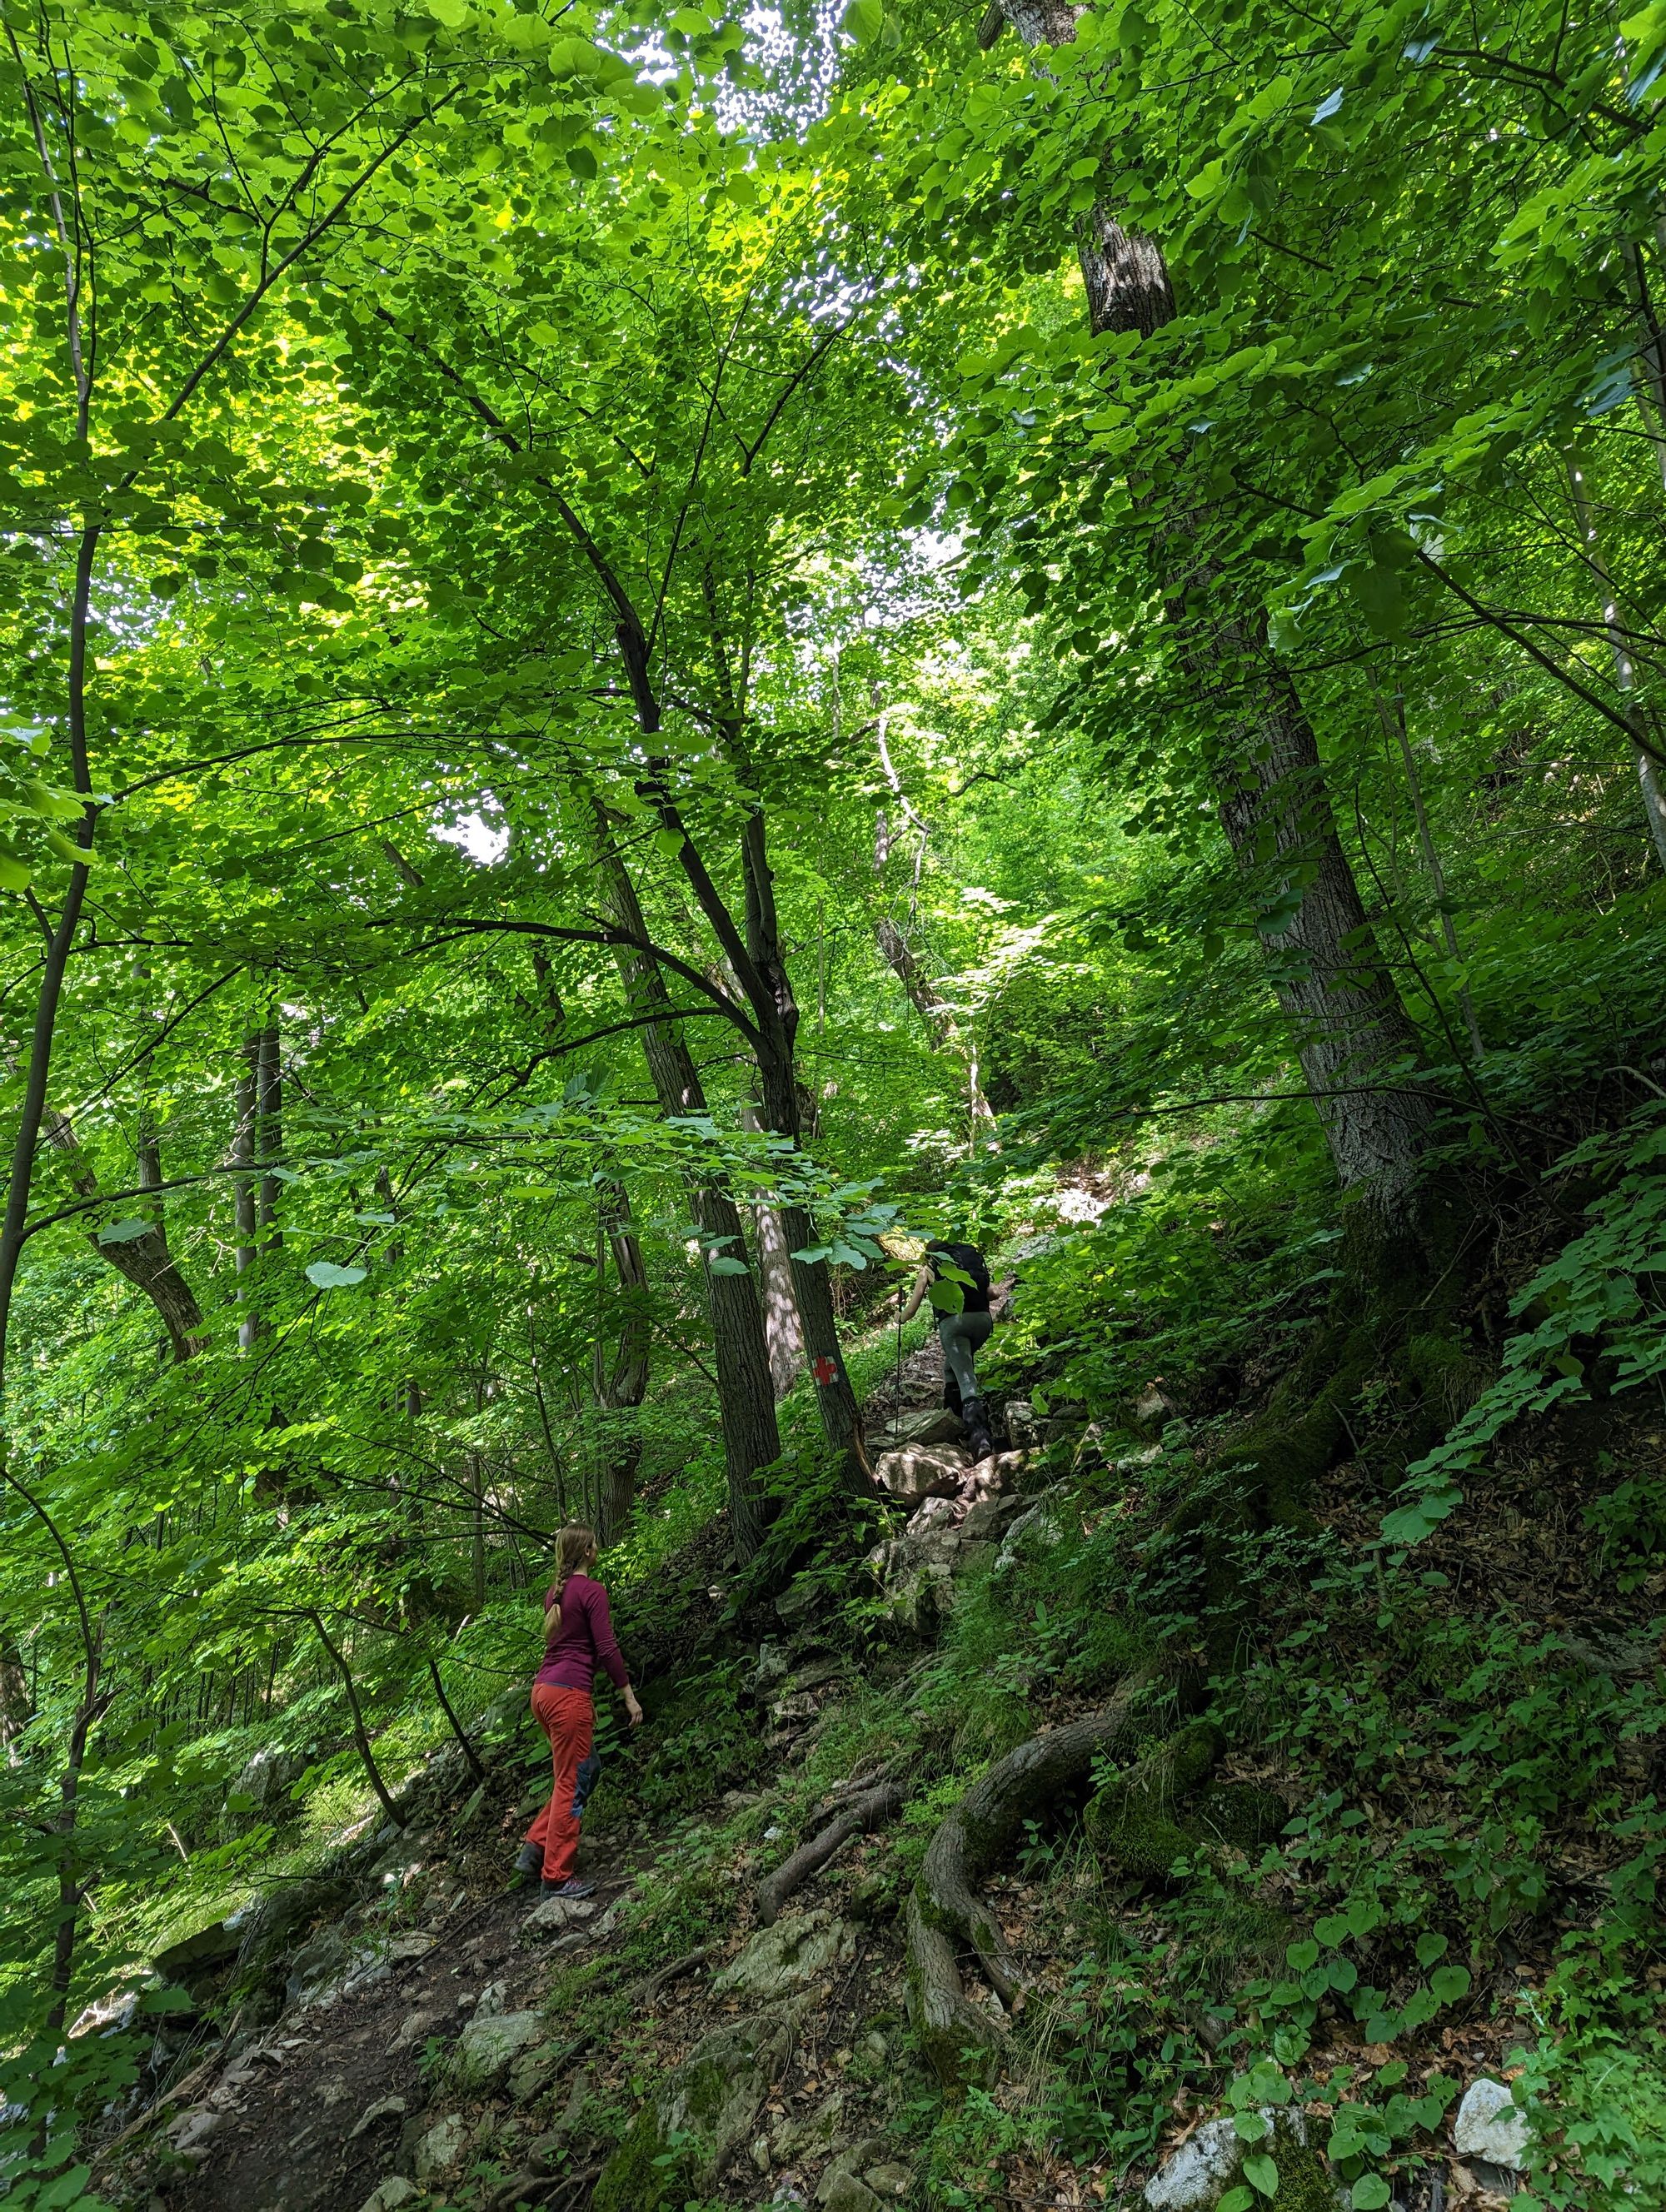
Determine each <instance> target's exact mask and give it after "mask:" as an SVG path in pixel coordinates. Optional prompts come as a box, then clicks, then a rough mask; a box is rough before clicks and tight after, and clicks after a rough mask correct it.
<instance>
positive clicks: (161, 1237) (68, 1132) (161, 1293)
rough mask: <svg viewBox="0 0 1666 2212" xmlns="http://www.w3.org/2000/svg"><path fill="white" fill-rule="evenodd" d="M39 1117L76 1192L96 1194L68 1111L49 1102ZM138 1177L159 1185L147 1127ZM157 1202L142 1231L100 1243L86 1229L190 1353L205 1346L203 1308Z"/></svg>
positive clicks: (177, 1352) (181, 1354)
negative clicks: (170, 1241) (169, 1237)
mask: <svg viewBox="0 0 1666 2212" xmlns="http://www.w3.org/2000/svg"><path fill="white" fill-rule="evenodd" d="M41 1118H42V1125H43V1127H44V1131H45V1134H46V1141H47V1142H48V1144H50V1145H51V1146H52V1149H53V1150H54V1151H55V1152H58V1153H61V1154H62V1155H63V1157H64V1159H65V1160H66V1162H67V1163H68V1170H69V1176H70V1183H71V1185H72V1186H73V1188H74V1189H75V1190H76V1194H77V1195H78V1196H80V1197H82V1198H96V1197H97V1196H98V1195H99V1179H98V1175H97V1172H96V1170H94V1167H93V1165H92V1163H91V1162H90V1161H89V1160H88V1158H87V1155H86V1154H85V1152H82V1148H81V1145H80V1142H79V1140H78V1139H77V1138H76V1133H75V1129H74V1127H73V1126H72V1125H71V1123H70V1117H69V1115H67V1114H60V1113H59V1112H58V1109H57V1108H56V1107H53V1106H48V1107H47V1108H46V1112H45V1114H44V1115H42V1117H41ZM138 1180H139V1182H140V1185H141V1186H142V1188H146V1189H150V1190H154V1189H155V1188H157V1187H158V1185H160V1183H161V1180H162V1176H161V1159H160V1158H159V1155H158V1150H157V1146H156V1139H155V1133H154V1132H152V1131H149V1130H145V1131H142V1133H141V1135H140V1139H139V1176H138ZM155 1203H156V1213H155V1218H154V1219H153V1220H151V1221H150V1223H149V1225H148V1226H147V1227H146V1228H145V1230H144V1231H143V1234H142V1235H140V1236H137V1237H124V1238H122V1239H120V1240H119V1242H117V1243H112V1244H101V1243H100V1242H99V1235H98V1230H97V1229H96V1228H94V1229H91V1230H89V1231H88V1240H87V1241H88V1243H89V1244H90V1245H91V1246H92V1248H93V1249H94V1252H96V1253H97V1255H98V1256H99V1258H100V1260H103V1261H106V1262H107V1263H108V1264H109V1265H110V1266H111V1267H113V1268H114V1269H115V1271H116V1273H118V1274H119V1275H122V1276H125V1278H126V1279H127V1280H128V1281H129V1282H130V1283H131V1284H132V1285H133V1286H134V1288H135V1289H136V1290H138V1291H143V1293H144V1295H145V1297H147V1298H149V1301H150V1303H151V1304H152V1305H153V1306H154V1307H155V1310H156V1312H157V1314H158V1315H159V1316H161V1322H162V1326H163V1327H164V1328H166V1329H167V1337H168V1343H169V1346H171V1348H172V1351H173V1357H174V1358H175V1359H176V1360H183V1359H189V1358H191V1357H192V1354H193V1353H194V1352H200V1351H201V1349H202V1346H203V1335H202V1330H203V1313H202V1309H201V1307H200V1306H199V1305H198V1303H197V1300H196V1297H194V1295H193V1294H192V1288H191V1285H190V1284H189V1283H187V1282H186V1280H185V1277H184V1276H183V1275H182V1274H181V1273H179V1267H178V1265H177V1263H176V1262H175V1261H174V1258H173V1253H172V1252H171V1251H170V1249H168V1242H167V1224H166V1223H165V1222H164V1220H163V1219H162V1216H161V1200H157V1201H156V1202H155Z"/></svg>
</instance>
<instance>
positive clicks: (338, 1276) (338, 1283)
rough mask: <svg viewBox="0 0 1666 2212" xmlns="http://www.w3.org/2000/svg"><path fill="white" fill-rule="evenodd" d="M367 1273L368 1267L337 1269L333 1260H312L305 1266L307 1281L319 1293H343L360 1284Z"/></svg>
mask: <svg viewBox="0 0 1666 2212" xmlns="http://www.w3.org/2000/svg"><path fill="white" fill-rule="evenodd" d="M369 1272H370V1271H369V1269H368V1267H337V1265H336V1263H335V1261H333V1260H313V1261H311V1262H309V1264H308V1266H307V1281H308V1282H309V1283H316V1284H317V1285H318V1287H319V1290H321V1291H345V1290H350V1288H351V1287H352V1285H354V1284H355V1283H362V1281H363V1280H364V1279H365V1277H366V1275H368V1273H369Z"/></svg>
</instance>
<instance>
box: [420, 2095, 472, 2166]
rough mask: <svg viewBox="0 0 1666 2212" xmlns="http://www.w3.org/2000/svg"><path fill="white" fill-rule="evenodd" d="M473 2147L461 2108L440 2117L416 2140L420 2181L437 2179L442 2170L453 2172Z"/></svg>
mask: <svg viewBox="0 0 1666 2212" xmlns="http://www.w3.org/2000/svg"><path fill="white" fill-rule="evenodd" d="M468 2147H469V2139H468V2134H467V2130H465V2127H464V2125H463V2115H462V2114H461V2113H460V2112H447V2114H446V2116H445V2118H444V2119H442V2120H436V2121H435V2124H434V2125H433V2126H432V2127H431V2128H429V2130H428V2131H427V2133H426V2134H425V2135H423V2136H421V2137H420V2138H419V2140H418V2142H417V2151H416V2155H415V2157H414V2158H413V2160H412V2161H411V2163H412V2164H413V2165H414V2166H415V2167H416V2169H417V2180H418V2181H422V2182H429V2181H433V2180H435V2179H436V2178H437V2177H439V2176H441V2175H442V2174H447V2173H453V2172H455V2171H456V2170H457V2168H458V2167H459V2166H461V2164H462V2163H463V2154H464V2153H465V2151H466V2150H467V2148H468Z"/></svg>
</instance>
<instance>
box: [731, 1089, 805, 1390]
mask: <svg viewBox="0 0 1666 2212" xmlns="http://www.w3.org/2000/svg"><path fill="white" fill-rule="evenodd" d="M740 1119H741V1123H742V1126H743V1127H745V1128H748V1129H761V1128H762V1127H763V1115H762V1113H761V1111H760V1110H759V1109H758V1108H757V1106H755V1105H750V1104H749V1105H745V1106H743V1107H742V1108H741V1109H740ZM752 1249H754V1251H756V1253H757V1266H758V1273H759V1275H760V1277H761V1278H762V1290H763V1334H764V1340H765V1342H766V1343H767V1344H768V1345H769V1373H770V1375H771V1376H772V1377H773V1379H774V1382H775V1400H776V1402H777V1403H779V1402H780V1401H781V1399H783V1398H784V1397H785V1396H786V1395H787V1392H788V1391H789V1390H790V1389H792V1387H793V1384H794V1383H796V1382H797V1381H798V1379H799V1376H800V1375H801V1374H802V1373H803V1371H804V1332H803V1330H802V1329H801V1328H800V1326H799V1309H798V1302H797V1300H796V1299H795V1298H794V1297H793V1263H792V1260H791V1258H790V1256H789V1248H788V1245H787V1237H786V1232H785V1231H783V1229H782V1228H781V1215H780V1213H779V1212H777V1210H776V1209H775V1207H774V1206H754V1207H753V1208H752Z"/></svg>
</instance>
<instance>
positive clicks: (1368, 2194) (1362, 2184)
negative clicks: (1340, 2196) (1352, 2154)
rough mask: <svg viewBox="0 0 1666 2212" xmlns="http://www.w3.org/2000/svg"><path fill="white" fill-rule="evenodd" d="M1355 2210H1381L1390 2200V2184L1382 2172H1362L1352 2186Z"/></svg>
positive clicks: (1358, 2211) (1378, 2211)
mask: <svg viewBox="0 0 1666 2212" xmlns="http://www.w3.org/2000/svg"><path fill="white" fill-rule="evenodd" d="M1350 2193H1351V2194H1352V2196H1353V2212H1380V2208H1381V2207H1382V2206H1383V2205H1384V2204H1386V2203H1388V2201H1389V2185H1388V2183H1387V2182H1386V2181H1384V2180H1383V2177H1382V2175H1381V2174H1380V2173H1362V2174H1361V2175H1360V2177H1359V2180H1358V2181H1356V2182H1354V2183H1353V2185H1352V2186H1351V2192H1350Z"/></svg>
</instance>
